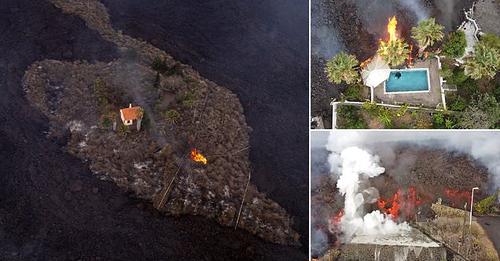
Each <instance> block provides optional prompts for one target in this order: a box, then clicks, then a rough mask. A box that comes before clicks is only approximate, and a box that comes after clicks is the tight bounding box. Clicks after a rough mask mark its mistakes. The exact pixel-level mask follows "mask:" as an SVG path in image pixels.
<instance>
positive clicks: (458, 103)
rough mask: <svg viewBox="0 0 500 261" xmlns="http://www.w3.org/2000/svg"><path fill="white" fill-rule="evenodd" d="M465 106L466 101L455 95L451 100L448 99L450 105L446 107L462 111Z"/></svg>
mask: <svg viewBox="0 0 500 261" xmlns="http://www.w3.org/2000/svg"><path fill="white" fill-rule="evenodd" d="M466 106H467V103H466V101H465V99H464V98H463V97H462V96H458V95H456V96H454V98H453V99H452V100H450V105H449V106H448V107H449V109H450V110H452V111H463V110H464V109H465V107H466Z"/></svg>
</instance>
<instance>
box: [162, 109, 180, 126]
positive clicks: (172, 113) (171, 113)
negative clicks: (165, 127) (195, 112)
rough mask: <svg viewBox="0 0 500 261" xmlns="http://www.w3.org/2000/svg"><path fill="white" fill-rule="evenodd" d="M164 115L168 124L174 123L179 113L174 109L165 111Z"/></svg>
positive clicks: (178, 117) (177, 119)
mask: <svg viewBox="0 0 500 261" xmlns="http://www.w3.org/2000/svg"><path fill="white" fill-rule="evenodd" d="M164 116H165V119H166V120H167V122H168V123H170V124H176V123H177V121H179V119H180V118H181V114H180V113H179V112H178V111H176V110H174V109H171V110H168V111H166V112H165V115H164Z"/></svg>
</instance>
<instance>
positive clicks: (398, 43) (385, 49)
mask: <svg viewBox="0 0 500 261" xmlns="http://www.w3.org/2000/svg"><path fill="white" fill-rule="evenodd" d="M408 47H409V46H408V44H407V43H405V42H403V40H401V39H396V40H393V41H388V42H381V43H380V47H379V49H378V51H377V53H378V55H380V57H382V59H384V61H386V62H387V63H388V64H389V65H391V66H398V65H401V64H403V63H404V62H405V60H406V58H407V57H408V55H409V54H410V49H409V48H408Z"/></svg>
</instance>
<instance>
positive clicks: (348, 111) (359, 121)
mask: <svg viewBox="0 0 500 261" xmlns="http://www.w3.org/2000/svg"><path fill="white" fill-rule="evenodd" d="M337 113H338V117H339V123H340V125H341V126H340V127H341V128H344V129H366V128H367V127H368V126H367V124H366V122H365V121H364V120H363V117H362V115H361V113H360V109H359V108H358V107H356V106H350V105H341V106H339V107H338V110H337Z"/></svg>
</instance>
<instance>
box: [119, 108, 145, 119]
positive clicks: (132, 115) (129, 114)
mask: <svg viewBox="0 0 500 261" xmlns="http://www.w3.org/2000/svg"><path fill="white" fill-rule="evenodd" d="M120 112H121V113H122V115H123V120H125V121H131V120H137V119H139V118H141V117H142V109H141V107H139V106H135V107H129V108H125V109H121V110H120Z"/></svg>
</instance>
